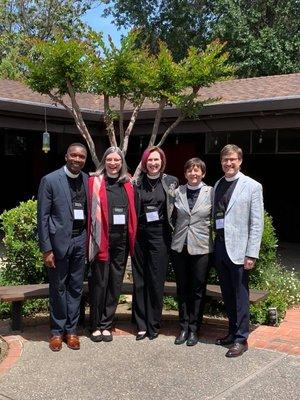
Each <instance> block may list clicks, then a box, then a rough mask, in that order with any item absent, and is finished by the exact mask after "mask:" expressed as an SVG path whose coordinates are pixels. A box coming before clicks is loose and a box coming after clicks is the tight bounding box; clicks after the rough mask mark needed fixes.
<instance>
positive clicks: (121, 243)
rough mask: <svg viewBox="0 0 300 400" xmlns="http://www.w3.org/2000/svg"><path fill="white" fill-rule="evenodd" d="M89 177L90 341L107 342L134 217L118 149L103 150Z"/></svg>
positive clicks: (131, 243) (130, 190)
mask: <svg viewBox="0 0 300 400" xmlns="http://www.w3.org/2000/svg"><path fill="white" fill-rule="evenodd" d="M93 175H94V176H91V177H90V178H89V219H88V233H89V241H88V254H89V261H90V265H91V278H90V306H91V309H90V313H91V314H90V323H91V336H90V338H91V340H92V341H94V342H101V341H104V342H110V341H112V339H113V337H112V333H111V330H112V323H113V319H114V315H115V312H116V309H117V305H118V299H119V296H120V293H121V287H122V282H123V277H124V272H125V266H126V262H127V257H128V252H130V254H131V255H132V254H133V249H134V242H135V235H136V224H137V217H136V211H135V204H134V189H133V186H132V184H131V182H130V179H129V176H128V174H127V166H126V162H125V159H124V156H123V153H122V151H121V150H120V149H119V148H118V147H110V148H109V149H107V150H106V152H105V153H104V155H103V158H102V160H101V162H100V167H99V168H98V170H97V171H96V172H95V173H94V174H93Z"/></svg>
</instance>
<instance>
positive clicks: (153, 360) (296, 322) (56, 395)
mask: <svg viewBox="0 0 300 400" xmlns="http://www.w3.org/2000/svg"><path fill="white" fill-rule="evenodd" d="M209 322H210V323H205V324H204V326H203V329H202V331H201V340H200V342H199V344H198V345H197V346H195V347H192V348H189V347H187V346H185V345H183V346H175V345H174V344H173V342H174V336H175V335H176V333H177V321H176V320H175V319H174V318H172V317H170V318H169V319H168V320H166V321H165V322H164V327H163V329H162V332H161V335H160V336H159V338H158V339H157V340H154V341H149V340H148V339H146V340H144V341H142V342H136V341H135V340H134V329H133V327H132V325H131V324H130V322H129V321H128V318H125V319H124V316H123V318H122V317H121V316H120V317H119V320H118V322H117V327H116V329H115V331H114V340H113V342H112V343H93V342H91V341H90V340H89V338H88V337H87V332H86V331H82V332H80V333H81V335H82V337H81V344H82V346H81V350H80V351H77V352H76V351H72V350H70V349H68V348H67V347H66V346H65V345H64V347H63V349H62V351H61V352H59V353H53V352H51V351H50V350H49V348H48V323H47V322H46V320H45V319H44V320H43V319H42V320H37V321H36V322H34V321H31V326H26V327H25V329H24V332H23V333H22V334H21V335H9V334H7V335H5V336H4V338H5V340H6V341H7V342H8V343H9V353H8V356H7V357H6V359H5V360H4V361H3V362H2V363H1V364H0V400H2V399H3V400H4V399H6V400H7V399H10V400H12V399H13V400H27V399H29V400H33V399H43V400H46V399H52V400H54V399H62V400H63V399H67V400H69V399H70V400H76V399H84V400H86V399H87V400H88V399H95V400H98V399H105V400H110V399H116V400H117V399H126V400H127V399H128V400H135V399H153V398H156V399H172V400H176V399H178V400H182V399H218V400H219V399H229V398H230V399H239V400H240V399H255V398H260V400H264V399H272V400H273V399H284V400H286V399H289V400H294V399H295V400H296V399H297V400H298V398H299V394H300V380H299V374H300V357H299V356H300V308H297V309H292V310H289V311H288V313H287V315H286V318H285V320H284V322H282V323H281V325H280V326H279V327H270V326H259V327H257V328H255V329H253V331H252V333H251V336H250V339H249V345H250V349H249V351H248V352H246V353H245V354H244V355H243V356H242V357H239V358H238V359H227V358H226V357H224V355H225V352H226V348H223V347H218V346H215V345H214V344H213V342H214V339H215V338H216V337H217V336H219V335H222V334H223V333H224V332H226V325H224V323H221V324H220V323H216V322H217V321H214V323H211V322H212V321H211V320H210V321H209ZM5 332H6V333H8V324H7V323H2V324H0V333H1V334H2V335H3V334H4V333H5Z"/></svg>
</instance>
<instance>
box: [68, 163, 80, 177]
mask: <svg viewBox="0 0 300 400" xmlns="http://www.w3.org/2000/svg"><path fill="white" fill-rule="evenodd" d="M64 170H65V173H66V175H67V176H68V177H69V178H73V179H75V178H78V177H79V175H80V172H79V173H78V174H76V175H75V174H72V172H71V171H69V170H68V168H67V166H66V165H64Z"/></svg>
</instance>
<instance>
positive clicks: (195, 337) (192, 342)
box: [186, 332, 199, 346]
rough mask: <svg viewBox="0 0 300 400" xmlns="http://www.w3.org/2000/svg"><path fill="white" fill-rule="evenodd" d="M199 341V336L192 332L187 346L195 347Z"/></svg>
mask: <svg viewBox="0 0 300 400" xmlns="http://www.w3.org/2000/svg"><path fill="white" fill-rule="evenodd" d="M198 341H199V338H198V335H197V333H195V332H190V333H189V337H188V338H187V341H186V345H187V346H195V345H196V344H197V343H198Z"/></svg>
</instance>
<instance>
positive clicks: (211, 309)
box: [167, 212, 300, 324]
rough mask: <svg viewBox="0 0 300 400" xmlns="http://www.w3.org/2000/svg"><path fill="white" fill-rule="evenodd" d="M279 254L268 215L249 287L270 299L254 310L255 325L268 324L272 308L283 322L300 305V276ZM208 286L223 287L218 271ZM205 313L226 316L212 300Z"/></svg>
mask: <svg viewBox="0 0 300 400" xmlns="http://www.w3.org/2000/svg"><path fill="white" fill-rule="evenodd" d="M276 250H277V238H276V233H275V230H274V227H273V224H272V218H271V216H270V215H269V214H268V213H267V212H265V216H264V232H263V237H262V243H261V250H260V254H259V259H258V260H257V262H256V265H255V268H254V269H253V270H251V272H250V282H249V286H250V288H252V289H260V290H266V291H267V292H268V297H267V299H266V300H264V301H261V302H258V303H256V304H253V305H251V306H250V319H251V322H252V323H254V324H255V323H259V324H268V322H269V312H268V310H269V308H273V307H274V308H276V309H277V313H278V318H279V321H280V320H281V319H282V318H283V317H284V315H285V312H286V310H287V309H288V308H289V307H291V306H293V305H296V304H300V279H299V275H298V274H297V273H296V272H295V271H289V270H287V269H286V268H285V267H284V266H282V265H280V264H279V263H278V261H277V255H276ZM172 278H173V279H172ZM168 279H169V280H175V279H174V275H172V270H171V267H169V269H168ZM208 283H210V284H215V285H217V284H219V280H218V276H217V272H216V270H215V268H211V269H210V271H209V277H208ZM169 303H171V304H173V305H174V303H172V302H170V301H169V300H167V304H169ZM170 307H171V306H170ZM170 309H174V308H170ZM205 312H206V313H207V314H209V315H214V316H220V315H225V314H224V307H223V304H222V302H220V301H219V300H215V299H209V301H208V303H207V304H206V307H205Z"/></svg>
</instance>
